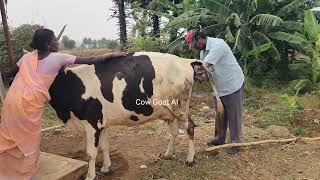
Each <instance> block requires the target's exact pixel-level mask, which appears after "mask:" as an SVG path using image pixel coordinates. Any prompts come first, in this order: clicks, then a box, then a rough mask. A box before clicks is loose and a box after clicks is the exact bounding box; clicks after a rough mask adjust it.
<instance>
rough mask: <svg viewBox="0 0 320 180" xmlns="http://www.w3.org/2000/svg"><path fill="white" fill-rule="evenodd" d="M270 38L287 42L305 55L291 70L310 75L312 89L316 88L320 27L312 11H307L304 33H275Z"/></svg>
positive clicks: (319, 52) (319, 69)
mask: <svg viewBox="0 0 320 180" xmlns="http://www.w3.org/2000/svg"><path fill="white" fill-rule="evenodd" d="M268 36H269V37H270V38H272V39H275V40H280V41H284V42H287V43H288V44H289V45H290V46H292V47H293V48H295V49H296V50H297V51H298V52H299V53H301V54H303V55H304V57H305V58H303V59H302V60H300V61H298V62H297V63H294V64H290V65H289V69H291V70H294V71H302V72H306V73H307V74H310V75H309V77H308V80H310V82H311V84H312V87H313V88H314V87H315V86H316V84H317V83H318V82H319V77H320V48H319V42H320V38H319V36H320V25H319V23H318V22H317V20H316V18H315V16H314V13H313V12H312V11H311V10H307V11H305V13H304V23H303V31H302V32H301V31H300V32H299V31H295V32H294V33H287V32H275V33H270V34H269V35H268ZM304 81H305V79H304Z"/></svg>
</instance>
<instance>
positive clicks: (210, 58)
mask: <svg viewBox="0 0 320 180" xmlns="http://www.w3.org/2000/svg"><path fill="white" fill-rule="evenodd" d="M225 52H226V51H225V46H224V44H222V43H217V44H215V45H214V46H213V47H212V48H210V49H209V53H208V55H207V56H206V57H205V58H204V60H203V62H205V63H207V64H211V65H215V64H216V63H217V62H218V61H220V60H221V59H222V57H223V56H224V55H225Z"/></svg>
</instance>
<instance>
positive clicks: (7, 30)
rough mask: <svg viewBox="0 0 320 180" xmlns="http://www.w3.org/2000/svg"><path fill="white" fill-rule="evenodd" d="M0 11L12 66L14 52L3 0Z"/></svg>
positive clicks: (1, 0)
mask: <svg viewBox="0 0 320 180" xmlns="http://www.w3.org/2000/svg"><path fill="white" fill-rule="evenodd" d="M0 11H1V18H2V25H3V30H4V36H5V39H6V45H7V53H8V58H9V63H10V65H12V64H13V50H12V45H11V40H10V31H9V26H8V22H7V15H6V9H5V5H4V1H3V0H0Z"/></svg>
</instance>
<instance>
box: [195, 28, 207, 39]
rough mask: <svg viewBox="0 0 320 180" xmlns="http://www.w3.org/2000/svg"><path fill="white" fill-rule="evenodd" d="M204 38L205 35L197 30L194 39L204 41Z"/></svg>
mask: <svg viewBox="0 0 320 180" xmlns="http://www.w3.org/2000/svg"><path fill="white" fill-rule="evenodd" d="M206 37H207V35H206V33H204V32H202V31H199V30H197V31H196V32H195V33H194V39H196V40H198V39H199V38H201V39H205V38H206Z"/></svg>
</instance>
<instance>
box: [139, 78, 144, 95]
mask: <svg viewBox="0 0 320 180" xmlns="http://www.w3.org/2000/svg"><path fill="white" fill-rule="evenodd" d="M139 88H140V91H141V92H142V93H145V91H144V88H143V78H141V83H140V84H139Z"/></svg>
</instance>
